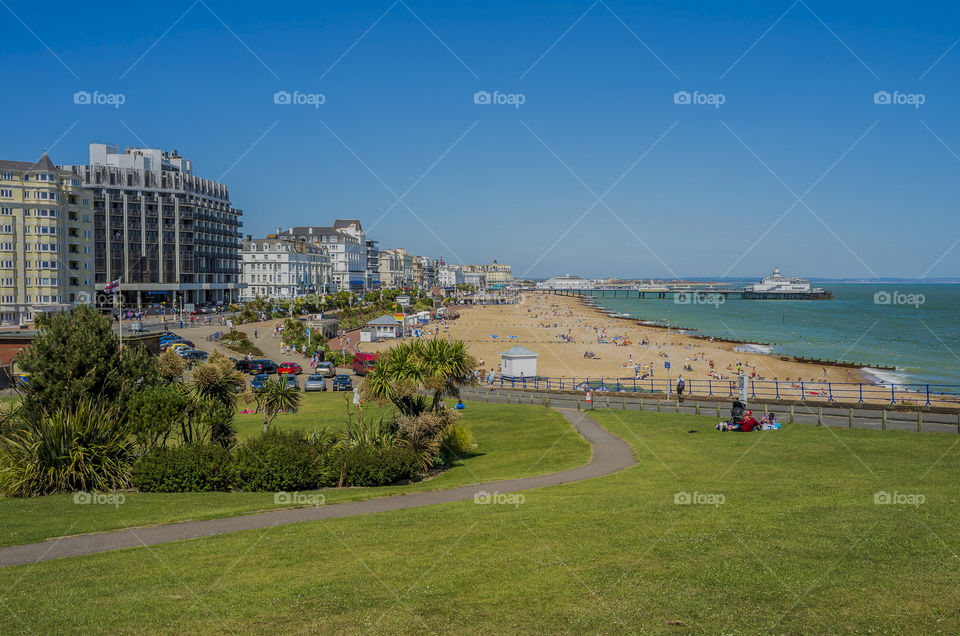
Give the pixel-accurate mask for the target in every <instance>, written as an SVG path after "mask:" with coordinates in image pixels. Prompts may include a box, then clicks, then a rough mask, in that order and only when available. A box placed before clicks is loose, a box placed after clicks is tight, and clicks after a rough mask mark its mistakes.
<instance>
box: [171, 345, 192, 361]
mask: <svg viewBox="0 0 960 636" xmlns="http://www.w3.org/2000/svg"><path fill="white" fill-rule="evenodd" d="M174 351H175V352H176V353H177V355H178V356H180V357H181V358H189V357H190V356H192V355H193V354H194V352H196V351H197V349H194V348H193V347H178V348H176V349H174Z"/></svg>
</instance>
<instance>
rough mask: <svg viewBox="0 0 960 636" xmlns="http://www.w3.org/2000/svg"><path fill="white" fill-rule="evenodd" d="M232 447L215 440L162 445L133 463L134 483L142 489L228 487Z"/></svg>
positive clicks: (197, 490)
mask: <svg viewBox="0 0 960 636" xmlns="http://www.w3.org/2000/svg"><path fill="white" fill-rule="evenodd" d="M230 463H231V462H230V451H228V450H227V449H226V448H224V447H222V446H219V445H216V444H184V445H183V446H175V447H160V448H157V449H154V450H152V451H151V452H149V453H147V454H146V455H144V456H143V457H141V458H140V459H139V460H137V463H136V464H134V467H133V485H134V486H136V487H137V489H139V490H140V491H142V492H204V491H211V490H229V489H230V486H231V481H232V479H231V466H230Z"/></svg>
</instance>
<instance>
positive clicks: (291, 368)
mask: <svg viewBox="0 0 960 636" xmlns="http://www.w3.org/2000/svg"><path fill="white" fill-rule="evenodd" d="M277 373H280V374H284V373H292V374H293V375H300V374H301V373H303V369H302V368H301V367H300V365H299V364H297V363H296V362H284V363H283V364H281V365H280V367H279V368H278V369H277Z"/></svg>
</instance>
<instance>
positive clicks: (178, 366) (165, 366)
mask: <svg viewBox="0 0 960 636" xmlns="http://www.w3.org/2000/svg"><path fill="white" fill-rule="evenodd" d="M157 370H158V372H159V373H160V377H161V378H163V379H164V380H166V381H167V382H174V381H176V380H179V379H180V378H181V377H182V376H183V374H184V372H185V371H186V370H187V363H186V361H185V360H184V359H183V358H181V357H180V356H178V355H177V352H176V351H175V350H173V349H167V350H166V351H164V352H163V353H161V354H160V358H158V360H157Z"/></svg>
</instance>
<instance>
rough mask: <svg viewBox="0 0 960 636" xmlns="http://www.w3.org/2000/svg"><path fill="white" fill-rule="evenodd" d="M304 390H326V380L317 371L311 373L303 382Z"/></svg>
mask: <svg viewBox="0 0 960 636" xmlns="http://www.w3.org/2000/svg"><path fill="white" fill-rule="evenodd" d="M303 390H304V391H326V390H327V380H326V378H324V377H323V376H322V375H320V374H318V373H314V374H311V375H309V376H307V379H306V380H305V381H304V383H303Z"/></svg>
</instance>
